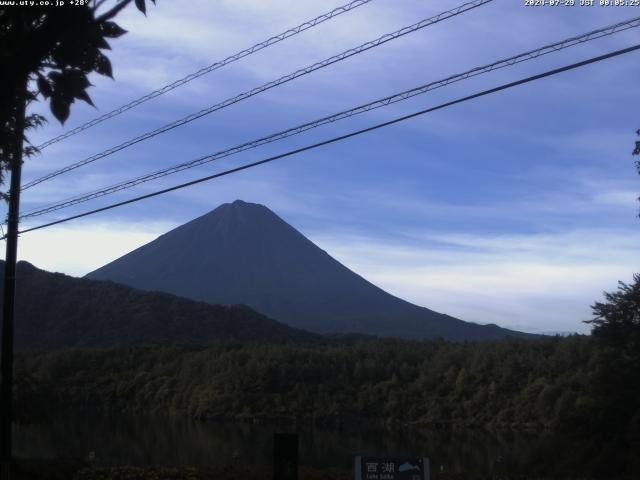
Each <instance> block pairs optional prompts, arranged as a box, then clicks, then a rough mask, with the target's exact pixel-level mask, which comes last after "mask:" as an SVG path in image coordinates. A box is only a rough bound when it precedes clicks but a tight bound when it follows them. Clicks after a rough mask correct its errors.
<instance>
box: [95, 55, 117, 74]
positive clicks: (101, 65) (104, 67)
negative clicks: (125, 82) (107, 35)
mask: <svg viewBox="0 0 640 480" xmlns="http://www.w3.org/2000/svg"><path fill="white" fill-rule="evenodd" d="M95 67H96V68H95V70H96V72H97V73H99V74H100V75H107V76H108V77H111V78H113V69H112V68H111V62H110V61H109V59H108V58H107V57H106V56H105V55H103V54H102V53H99V54H98V55H97V57H96V65H95Z"/></svg>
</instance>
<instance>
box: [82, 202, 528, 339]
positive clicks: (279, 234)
mask: <svg viewBox="0 0 640 480" xmlns="http://www.w3.org/2000/svg"><path fill="white" fill-rule="evenodd" d="M87 277H89V278H93V279H99V280H112V281H114V282H118V283H123V284H126V285H130V286H132V287H136V288H141V289H145V290H159V291H162V292H168V293H172V294H174V295H179V296H182V297H187V298H191V299H194V300H202V301H205V302H208V303H212V304H246V305H249V306H250V307H252V308H254V309H256V310H258V311H259V312H262V313H264V314H266V315H268V316H270V317H272V318H275V319H277V320H280V321H282V322H285V323H287V324H289V325H291V326H295V327H297V328H304V329H307V330H311V331H315V332H320V333H330V332H356V333H365V334H373V335H385V336H386V335H389V336H396V337H403V338H415V339H424V338H433V337H437V336H440V337H443V338H446V339H451V340H462V339H488V338H499V337H504V336H506V335H522V334H520V333H519V332H514V331H510V330H506V329H502V328H500V327H498V326H496V325H478V324H475V323H469V322H464V321H462V320H458V319H456V318H453V317H450V316H448V315H443V314H441V313H437V312H434V311H432V310H429V309H427V308H423V307H419V306H416V305H413V304H411V303H409V302H406V301H404V300H401V299H399V298H397V297H394V296H393V295H390V294H388V293H387V292H385V291H384V290H382V289H380V288H378V287H376V286H375V285H373V284H371V283H370V282H368V281H367V280H365V279H364V278H362V277H361V276H359V275H358V274H356V273H354V272H352V271H351V270H349V269H348V268H347V267H345V266H344V265H342V264H341V263H339V262H338V261H336V260H335V259H333V258H332V257H331V256H330V255H329V254H327V253H326V252H325V251H324V250H322V249H320V248H319V247H318V246H316V245H315V244H314V243H312V242H311V241H310V240H308V239H307V238H305V237H304V236H303V235H302V234H301V233H300V232H298V231H297V230H296V229H294V228H293V227H292V226H291V225H289V224H288V223H286V222H285V221H284V220H282V219H281V218H280V217H278V216H277V215H276V214H275V213H273V212H272V211H271V210H269V209H268V208H267V207H265V206H263V205H258V204H254V203H246V202H243V201H240V200H237V201H235V202H233V203H230V204H229V203H226V204H223V205H221V206H219V207H218V208H216V209H215V210H213V211H211V212H209V213H207V214H206V215H203V216H201V217H199V218H196V219H195V220H192V221H190V222H188V223H186V224H184V225H182V226H180V227H177V228H175V229H174V230H171V231H169V232H167V233H165V234H164V235H161V236H160V237H158V238H157V239H156V240H154V241H152V242H150V243H148V244H146V245H144V246H142V247H140V248H138V249H136V250H134V251H132V252H130V253H128V254H126V255H124V256H123V257H120V258H119V259H117V260H115V261H113V262H111V263H109V264H107V265H105V266H103V267H101V268H99V269H98V270H95V271H94V272H91V273H90V274H88V275H87Z"/></svg>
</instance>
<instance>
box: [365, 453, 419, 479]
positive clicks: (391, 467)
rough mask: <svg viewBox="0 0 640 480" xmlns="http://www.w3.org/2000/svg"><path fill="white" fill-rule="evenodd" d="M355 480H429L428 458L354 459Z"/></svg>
mask: <svg viewBox="0 0 640 480" xmlns="http://www.w3.org/2000/svg"><path fill="white" fill-rule="evenodd" d="M354 466H355V480H430V478H431V471H430V468H429V459H428V458H409V457H402V458H386V457H356V458H355V465H354Z"/></svg>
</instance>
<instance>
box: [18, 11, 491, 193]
mask: <svg viewBox="0 0 640 480" xmlns="http://www.w3.org/2000/svg"><path fill="white" fill-rule="evenodd" d="M492 1H493V0H473V1H472V2H467V3H464V4H462V5H460V6H458V7H456V8H453V9H451V10H447V11H445V12H442V13H439V14H438V15H435V16H433V17H430V18H427V19H424V20H421V21H420V22H418V23H414V24H413V25H410V26H408V27H404V28H401V29H400V30H396V31H395V32H392V33H387V34H385V35H382V36H381V37H378V38H376V39H375V40H372V41H370V42H366V43H363V44H362V45H360V46H358V47H355V48H351V49H349V50H346V51H344V52H342V53H340V54H338V55H334V56H332V57H329V58H327V59H325V60H322V61H320V62H316V63H314V64H313V65H309V66H308V67H305V68H301V69H299V70H296V71H295V72H293V73H289V74H287V75H284V76H282V77H280V78H278V79H277V80H273V81H271V82H268V83H265V84H263V85H261V86H259V87H256V88H253V89H251V90H247V91H245V92H243V93H241V94H239V95H236V96H234V97H230V98H227V99H226V100H223V101H222V102H220V103H216V104H215V105H212V106H210V107H207V108H205V109H202V110H200V111H198V112H195V113H192V114H190V115H187V116H186V117H183V118H181V119H179V120H176V121H174V122H171V123H169V124H166V125H163V126H162V127H160V128H157V129H155V130H152V131H150V132H147V133H144V134H142V135H139V136H137V137H134V138H132V139H130V140H127V141H126V142H123V143H121V144H119V145H116V146H114V147H111V148H109V149H107V150H105V151H103V152H101V153H98V154H96V155H92V156H91V157H88V158H85V159H84V160H80V161H78V162H75V163H72V164H71V165H67V166H66V167H64V168H61V169H60V170H56V171H54V172H51V173H49V174H47V175H44V176H42V177H40V178H37V179H35V180H32V181H30V182H28V183H26V184H25V185H23V186H22V190H26V189H28V188H31V187H33V186H35V185H38V184H39V183H42V182H45V181H47V180H50V179H52V178H54V177H57V176H58V175H62V174H63V173H67V172H70V171H71V170H75V169H76V168H79V167H82V166H84V165H87V164H89V163H93V162H95V161H96V160H100V159H102V158H105V157H108V156H109V155H113V154H114V153H116V152H119V151H121V150H124V149H125V148H128V147H131V146H132V145H135V144H137V143H140V142H142V141H144V140H148V139H150V138H153V137H155V136H157V135H160V134H162V133H165V132H168V131H169V130H173V129H174V128H177V127H181V126H182V125H185V124H187V123H190V122H192V121H194V120H197V119H198V118H201V117H204V116H205V115H209V114H211V113H213V112H215V111H218V110H222V109H223V108H226V107H229V106H231V105H233V104H235V103H238V102H241V101H242V100H246V99H247V98H250V97H253V96H254V95H258V94H259V93H262V92H264V91H266V90H270V89H272V88H274V87H277V86H279V85H282V84H284V83H287V82H290V81H292V80H294V79H296V78H298V77H302V76H304V75H308V74H310V73H312V72H315V71H316V70H320V69H321V68H325V67H327V66H329V65H332V64H334V63H337V62H341V61H343V60H345V59H347V58H350V57H352V56H354V55H358V54H360V53H363V52H366V51H367V50H370V49H372V48H375V47H379V46H380V45H383V44H385V43H387V42H390V41H392V40H395V39H397V38H400V37H402V36H404V35H407V34H409V33H413V32H415V31H418V30H421V29H423V28H425V27H428V26H431V25H434V24H436V23H439V22H442V21H443V20H447V19H449V18H452V17H455V16H457V15H460V14H462V13H465V12H468V11H469V10H472V9H474V8H477V7H479V6H481V5H485V4H487V3H490V2H492Z"/></svg>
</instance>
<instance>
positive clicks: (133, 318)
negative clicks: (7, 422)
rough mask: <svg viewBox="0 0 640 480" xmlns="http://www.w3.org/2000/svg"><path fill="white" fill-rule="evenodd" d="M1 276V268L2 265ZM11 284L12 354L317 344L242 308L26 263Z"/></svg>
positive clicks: (19, 267)
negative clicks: (222, 343) (225, 342)
mask: <svg viewBox="0 0 640 480" xmlns="http://www.w3.org/2000/svg"><path fill="white" fill-rule="evenodd" d="M2 272H4V262H0V274H1V273H2ZM17 277H18V278H17V293H16V347H17V348H18V349H56V348H62V347H106V346H113V345H135V344H143V343H144V344H150V343H189V344H203V343H207V342H209V341H211V340H222V339H230V340H238V341H265V340H268V341H276V342H280V341H314V340H315V339H316V337H317V336H316V335H313V334H311V333H308V332H304V331H301V330H297V329H294V328H290V327H288V326H286V325H283V324H281V323H279V322H276V321H274V320H271V319H269V318H267V317H265V316H264V315H262V314H260V313H258V312H255V311H254V310H252V309H250V308H248V307H246V306H242V305H235V306H221V305H210V304H207V303H204V302H196V301H193V300H188V299H184V298H179V297H176V296H175V295H170V294H166V293H160V292H145V291H141V290H136V289H134V288H131V287H127V286H124V285H118V284H115V283H112V282H103V281H96V280H88V279H82V278H74V277H69V276H67V275H63V274H60V273H50V272H46V271H44V270H40V269H38V268H36V267H34V266H33V265H31V264H29V263H27V262H20V263H19V264H18V275H17ZM1 278H2V277H0V279H1ZM0 284H1V280H0ZM0 302H1V299H0Z"/></svg>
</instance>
